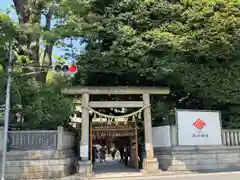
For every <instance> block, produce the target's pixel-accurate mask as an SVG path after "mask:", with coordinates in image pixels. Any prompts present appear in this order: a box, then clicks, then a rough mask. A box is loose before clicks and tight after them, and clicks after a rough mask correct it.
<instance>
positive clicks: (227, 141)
mask: <svg viewBox="0 0 240 180" xmlns="http://www.w3.org/2000/svg"><path fill="white" fill-rule="evenodd" d="M222 141H223V144H224V145H226V146H239V145H240V129H223V130H222Z"/></svg>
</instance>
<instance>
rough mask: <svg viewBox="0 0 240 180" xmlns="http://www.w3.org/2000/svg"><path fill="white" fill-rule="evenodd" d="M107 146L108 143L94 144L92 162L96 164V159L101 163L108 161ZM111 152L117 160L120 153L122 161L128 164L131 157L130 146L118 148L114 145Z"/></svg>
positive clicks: (113, 158)
mask: <svg viewBox="0 0 240 180" xmlns="http://www.w3.org/2000/svg"><path fill="white" fill-rule="evenodd" d="M107 150H108V148H107V146H106V145H102V146H100V145H93V147H92V163H93V164H94V163H95V162H96V160H99V162H100V163H102V162H106V154H107ZM110 154H111V157H112V160H115V158H116V156H119V155H120V162H124V164H125V165H126V166H127V165H128V158H129V155H130V153H129V148H128V146H127V145H126V146H124V147H120V148H116V147H115V146H112V147H111V148H110Z"/></svg>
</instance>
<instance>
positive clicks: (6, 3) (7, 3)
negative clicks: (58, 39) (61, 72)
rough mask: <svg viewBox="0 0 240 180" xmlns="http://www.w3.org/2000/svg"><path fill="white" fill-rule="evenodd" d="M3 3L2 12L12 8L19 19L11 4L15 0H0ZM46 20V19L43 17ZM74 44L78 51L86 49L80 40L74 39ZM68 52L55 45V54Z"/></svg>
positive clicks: (14, 18) (12, 14)
mask: <svg viewBox="0 0 240 180" xmlns="http://www.w3.org/2000/svg"><path fill="white" fill-rule="evenodd" d="M0 1H1V3H0V5H1V6H0V11H2V12H6V10H7V9H10V16H11V18H12V19H13V20H17V15H16V12H15V10H14V9H13V8H11V6H12V5H13V2H12V0H0ZM43 20H44V19H43ZM65 42H66V43H70V40H66V41H65ZM72 44H73V47H74V49H78V52H77V53H79V52H80V51H82V50H83V49H84V46H83V45H80V43H79V42H78V41H74V40H73V41H72ZM65 53H66V50H64V49H61V48H58V47H54V49H53V54H54V55H57V56H62V55H64V54H65Z"/></svg>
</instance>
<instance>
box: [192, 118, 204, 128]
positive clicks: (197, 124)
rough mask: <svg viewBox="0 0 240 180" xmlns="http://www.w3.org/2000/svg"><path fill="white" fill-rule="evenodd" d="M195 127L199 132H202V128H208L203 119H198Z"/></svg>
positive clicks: (194, 124)
mask: <svg viewBox="0 0 240 180" xmlns="http://www.w3.org/2000/svg"><path fill="white" fill-rule="evenodd" d="M193 126H194V127H195V128H197V129H198V130H201V129H202V128H204V127H205V126H206V123H205V122H204V121H203V120H201V119H197V120H196V121H195V122H194V123H193Z"/></svg>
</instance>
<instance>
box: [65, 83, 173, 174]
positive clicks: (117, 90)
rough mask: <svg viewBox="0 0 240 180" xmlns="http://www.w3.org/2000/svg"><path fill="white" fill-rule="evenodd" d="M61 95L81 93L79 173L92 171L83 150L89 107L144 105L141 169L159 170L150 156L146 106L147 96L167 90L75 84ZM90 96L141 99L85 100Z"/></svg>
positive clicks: (149, 127)
mask: <svg viewBox="0 0 240 180" xmlns="http://www.w3.org/2000/svg"><path fill="white" fill-rule="evenodd" d="M62 93H63V94H65V95H74V96H76V95H81V101H82V128H81V147H80V149H81V150H80V151H85V154H84V153H81V161H79V162H78V164H79V173H81V174H86V175H90V174H92V162H91V161H90V157H89V154H88V153H87V152H86V151H89V150H90V147H89V108H87V107H91V108H123V107H124V108H133V107H135V108H136V107H138V108H139V107H140V108H142V107H145V108H144V110H143V113H144V131H145V150H146V157H145V158H144V160H143V168H142V170H143V171H145V172H148V173H154V172H157V171H159V168H158V167H159V165H158V160H157V158H156V157H155V156H154V150H153V145H152V117H151V107H150V95H151V94H158V95H159V94H162V95H166V94H169V93H170V89H169V88H166V87H122V86H121V87H119V86H115V87H105V86H104V87H101V86H97V87H94V86H88V87H87V86H75V87H70V88H66V89H62ZM90 95H140V96H141V95H142V101H89V100H90V98H89V97H90Z"/></svg>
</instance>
